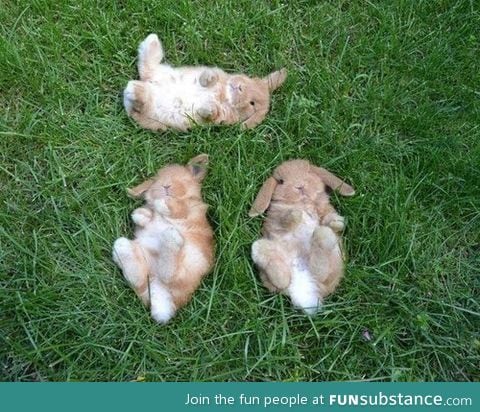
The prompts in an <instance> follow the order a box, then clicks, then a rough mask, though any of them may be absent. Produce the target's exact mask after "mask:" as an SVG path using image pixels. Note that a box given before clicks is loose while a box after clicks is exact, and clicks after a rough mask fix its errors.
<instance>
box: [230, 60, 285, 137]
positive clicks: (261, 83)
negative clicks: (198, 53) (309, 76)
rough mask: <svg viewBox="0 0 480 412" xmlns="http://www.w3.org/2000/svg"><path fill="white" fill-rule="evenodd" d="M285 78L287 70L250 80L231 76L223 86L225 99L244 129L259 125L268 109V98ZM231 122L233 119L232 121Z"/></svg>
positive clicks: (244, 77) (246, 77) (245, 77)
mask: <svg viewBox="0 0 480 412" xmlns="http://www.w3.org/2000/svg"><path fill="white" fill-rule="evenodd" d="M286 77H287V70H286V69H281V70H278V71H276V72H273V73H271V74H269V75H268V76H266V77H264V78H262V79H261V78H250V77H248V76H245V75H242V74H237V75H232V76H230V78H229V79H228V81H227V83H226V85H225V97H226V100H227V101H228V102H229V103H230V105H231V107H232V108H233V110H234V113H235V115H236V117H237V119H235V121H240V122H242V125H243V126H244V127H246V128H250V127H254V126H256V125H257V124H259V123H261V122H262V121H263V120H264V119H265V116H266V115H267V113H268V110H269V108H270V96H271V94H272V92H273V91H274V90H276V89H277V88H279V87H280V86H281V85H282V84H283V82H284V81H285V79H286ZM232 120H233V119H232Z"/></svg>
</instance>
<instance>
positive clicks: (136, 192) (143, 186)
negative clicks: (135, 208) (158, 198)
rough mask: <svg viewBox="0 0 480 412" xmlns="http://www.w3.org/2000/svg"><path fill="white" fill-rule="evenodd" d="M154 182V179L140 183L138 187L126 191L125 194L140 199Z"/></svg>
mask: <svg viewBox="0 0 480 412" xmlns="http://www.w3.org/2000/svg"><path fill="white" fill-rule="evenodd" d="M154 181H155V180H154V179H148V180H145V182H143V183H140V184H139V185H138V186H135V187H131V188H129V189H127V192H128V194H129V195H130V196H132V197H140V196H142V195H143V194H144V193H145V192H146V191H147V190H148V189H149V188H150V186H151V185H152V183H153V182H154Z"/></svg>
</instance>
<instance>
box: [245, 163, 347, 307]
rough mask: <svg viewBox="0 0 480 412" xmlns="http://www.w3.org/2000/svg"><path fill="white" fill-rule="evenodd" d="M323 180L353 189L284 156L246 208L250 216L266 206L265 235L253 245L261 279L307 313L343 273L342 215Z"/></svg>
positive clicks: (342, 189) (340, 188) (343, 190)
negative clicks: (332, 201) (284, 158)
mask: <svg viewBox="0 0 480 412" xmlns="http://www.w3.org/2000/svg"><path fill="white" fill-rule="evenodd" d="M326 186H329V187H330V188H332V189H335V190H338V191H339V193H341V194H342V195H344V196H352V195H354V193H355V191H354V190H353V188H352V187H351V186H349V185H348V184H346V183H345V182H343V181H342V180H340V179H339V178H338V177H336V176H334V175H333V174H332V173H330V172H328V171H327V170H325V169H323V168H320V167H316V166H313V165H312V164H310V163H309V162H308V161H306V160H290V161H287V162H285V163H283V164H281V165H280V166H278V167H277V168H276V169H275V171H274V172H273V176H272V177H269V178H268V179H267V180H266V181H265V183H264V184H263V186H262V188H261V189H260V192H259V193H258V195H257V198H256V199H255V202H254V204H253V206H252V208H251V210H250V212H249V215H250V216H251V217H253V216H257V215H259V214H261V213H263V212H264V211H265V210H267V209H268V212H267V216H266V219H265V222H264V225H263V229H262V234H263V237H262V238H261V239H259V240H257V241H255V242H254V243H253V245H252V259H253V261H254V262H255V264H256V265H257V266H258V268H259V270H260V277H261V279H262V281H263V284H264V285H265V287H266V288H268V289H269V290H270V291H271V292H280V293H283V294H285V295H287V296H289V297H290V299H291V301H292V303H293V304H294V306H296V307H298V308H301V309H303V310H304V311H305V312H306V313H308V314H313V313H315V312H317V311H318V310H319V309H320V307H321V304H322V301H323V298H324V297H325V296H327V295H328V294H330V293H332V292H333V291H334V289H335V288H336V286H337V285H338V283H339V282H340V279H341V277H342V274H343V256H342V250H341V244H340V232H341V231H342V230H343V229H344V219H343V217H342V216H340V215H339V214H338V213H337V212H336V211H335V209H334V208H333V206H332V205H331V204H330V201H329V196H328V194H327V193H326Z"/></svg>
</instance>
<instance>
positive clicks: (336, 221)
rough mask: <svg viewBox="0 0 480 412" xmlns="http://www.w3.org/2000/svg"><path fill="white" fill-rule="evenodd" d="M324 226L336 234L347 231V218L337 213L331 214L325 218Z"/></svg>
mask: <svg viewBox="0 0 480 412" xmlns="http://www.w3.org/2000/svg"><path fill="white" fill-rule="evenodd" d="M322 224H324V225H326V226H329V227H330V228H332V229H333V230H334V231H335V232H336V233H340V232H342V231H343V230H344V229H345V218H344V217H343V216H340V215H339V214H337V213H329V214H328V215H327V216H325V217H324V218H323V220H322Z"/></svg>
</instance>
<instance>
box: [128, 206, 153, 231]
mask: <svg viewBox="0 0 480 412" xmlns="http://www.w3.org/2000/svg"><path fill="white" fill-rule="evenodd" d="M151 219H152V211H151V210H150V209H146V208H144V207H139V208H138V209H135V210H134V211H133V213H132V220H133V223H135V224H136V225H138V226H142V227H143V226H146V225H147V223H148V222H150V220H151Z"/></svg>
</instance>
